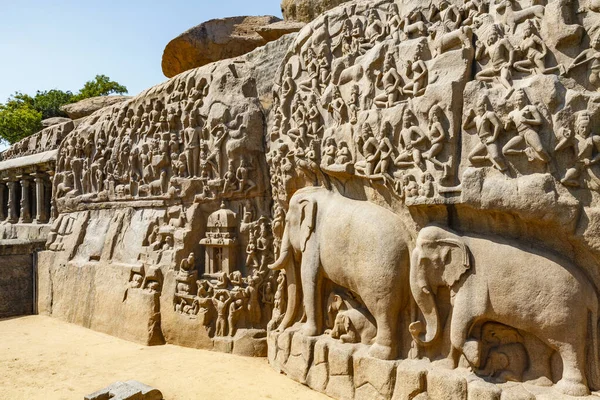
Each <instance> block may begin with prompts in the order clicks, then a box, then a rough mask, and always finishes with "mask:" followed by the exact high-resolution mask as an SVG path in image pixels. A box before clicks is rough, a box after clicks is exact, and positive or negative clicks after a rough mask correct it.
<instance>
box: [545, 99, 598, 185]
mask: <svg viewBox="0 0 600 400" xmlns="http://www.w3.org/2000/svg"><path fill="white" fill-rule="evenodd" d="M575 133H576V135H575V136H573V135H572V134H566V135H564V137H563V140H561V141H560V142H559V143H558V144H557V145H556V148H555V151H559V150H563V149H565V148H568V147H571V148H572V149H573V151H574V153H575V163H574V165H572V166H571V167H569V168H568V169H567V171H566V172H565V176H564V177H563V178H562V179H561V183H562V184H563V185H567V186H573V187H579V186H581V177H582V173H583V172H584V171H586V170H587V171H589V173H590V174H591V176H592V178H595V180H596V181H597V182H600V179H598V177H596V175H595V174H594V173H593V172H592V171H591V167H592V166H593V165H596V164H598V162H599V161H600V136H598V135H597V134H595V133H594V132H592V127H591V116H590V113H589V111H587V110H586V111H582V112H580V113H579V114H578V115H577V119H576V128H575Z"/></svg>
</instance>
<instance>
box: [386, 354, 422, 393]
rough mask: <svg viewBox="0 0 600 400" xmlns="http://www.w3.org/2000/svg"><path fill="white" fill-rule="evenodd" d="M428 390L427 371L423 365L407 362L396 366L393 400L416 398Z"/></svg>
mask: <svg viewBox="0 0 600 400" xmlns="http://www.w3.org/2000/svg"><path fill="white" fill-rule="evenodd" d="M426 390H427V370H426V369H425V365H424V364H423V363H416V362H413V361H412V360H405V361H402V362H400V363H399V364H398V365H397V366H396V382H395V387H394V394H393V396H392V400H405V399H412V398H415V397H416V396H417V395H418V394H420V393H425V392H426Z"/></svg>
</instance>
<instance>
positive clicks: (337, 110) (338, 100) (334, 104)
mask: <svg viewBox="0 0 600 400" xmlns="http://www.w3.org/2000/svg"><path fill="white" fill-rule="evenodd" d="M327 109H328V111H329V112H330V113H331V115H332V116H333V120H334V121H335V125H336V126H340V125H341V124H343V123H344V122H346V115H347V109H346V102H344V99H343V98H342V93H341V92H340V88H339V87H338V86H334V87H333V98H332V99H331V102H330V103H329V104H328V105H327Z"/></svg>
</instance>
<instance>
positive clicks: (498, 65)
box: [475, 25, 515, 97]
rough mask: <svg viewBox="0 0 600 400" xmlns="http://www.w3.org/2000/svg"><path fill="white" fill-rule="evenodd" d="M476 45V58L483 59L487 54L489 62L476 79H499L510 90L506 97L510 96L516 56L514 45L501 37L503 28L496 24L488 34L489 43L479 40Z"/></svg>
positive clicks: (491, 80) (485, 80) (483, 80)
mask: <svg viewBox="0 0 600 400" xmlns="http://www.w3.org/2000/svg"><path fill="white" fill-rule="evenodd" d="M476 47H477V50H476V52H475V59H476V60H482V59H483V58H484V57H486V56H487V57H489V62H488V65H486V66H485V67H483V68H482V70H481V71H479V72H478V73H477V74H476V75H475V79H477V80H479V81H482V82H494V81H495V80H496V79H497V80H498V81H499V82H500V83H501V84H502V85H503V86H504V87H505V88H506V89H507V90H508V93H507V94H506V96H505V97H508V96H510V94H511V93H512V91H513V87H512V75H511V73H510V69H511V68H512V66H513V64H514V58H515V49H514V47H513V45H512V44H511V43H510V41H509V40H508V39H507V38H505V37H504V38H503V37H501V28H500V27H499V26H498V25H494V26H493V27H492V30H491V32H490V33H489V35H488V38H487V43H486V44H485V45H483V43H481V42H479V41H477V43H476Z"/></svg>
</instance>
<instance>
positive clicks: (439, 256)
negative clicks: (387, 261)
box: [409, 226, 598, 396]
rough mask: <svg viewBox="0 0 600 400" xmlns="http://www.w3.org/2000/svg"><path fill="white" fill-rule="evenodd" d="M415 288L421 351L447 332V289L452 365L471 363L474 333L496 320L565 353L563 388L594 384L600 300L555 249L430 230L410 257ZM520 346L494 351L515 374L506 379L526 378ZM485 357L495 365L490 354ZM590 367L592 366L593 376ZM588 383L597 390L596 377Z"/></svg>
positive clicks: (415, 330) (581, 391) (572, 391)
mask: <svg viewBox="0 0 600 400" xmlns="http://www.w3.org/2000/svg"><path fill="white" fill-rule="evenodd" d="M410 286H411V292H412V293H413V297H414V299H415V302H416V303H417V305H418V307H419V309H420V310H421V312H422V314H423V317H424V319H425V323H426V332H425V329H424V328H425V324H424V323H423V322H421V321H417V322H414V323H412V324H411V325H410V327H409V328H410V332H411V334H412V336H413V339H414V340H415V341H416V342H417V344H419V345H420V346H429V345H430V344H431V343H432V342H434V341H435V340H436V339H437V338H438V337H439V334H440V331H441V327H440V324H441V323H440V317H439V315H438V305H437V301H438V299H437V298H436V295H437V293H438V289H439V288H440V287H442V286H445V287H447V288H448V289H449V290H450V292H451V293H452V316H451V319H450V324H449V326H450V342H451V349H450V353H449V355H448V360H449V361H450V362H449V364H450V365H451V366H453V367H456V366H457V364H458V360H459V358H460V356H461V354H465V356H466V357H467V359H468V358H469V353H472V352H471V350H470V347H472V346H471V341H467V338H468V335H469V332H470V331H471V329H472V327H473V326H474V325H475V324H476V323H477V322H478V321H485V320H488V321H495V322H498V323H501V324H505V325H507V326H510V327H513V328H516V329H518V330H520V331H523V332H528V333H531V334H533V335H534V336H536V337H538V338H539V339H540V340H542V342H543V343H545V344H546V345H547V346H548V347H550V348H552V349H554V350H556V351H557V352H558V353H559V355H560V357H561V359H562V362H563V374H562V378H561V379H560V380H559V381H558V382H557V384H556V388H557V389H558V390H560V391H561V392H563V393H565V394H569V395H573V396H584V395H587V394H589V388H588V379H590V378H595V375H596V374H595V373H594V370H597V368H598V360H597V357H589V356H588V354H587V351H586V348H587V342H588V338H590V343H591V345H592V346H593V348H594V349H595V351H597V349H598V326H597V323H598V296H597V294H596V289H595V287H594V285H593V284H592V283H591V282H590V280H589V279H588V277H587V276H586V275H585V274H584V273H583V272H582V271H581V270H580V269H579V268H578V267H577V266H575V265H573V264H571V263H569V262H568V261H567V260H564V259H562V258H560V257H558V256H556V255H553V254H551V252H549V251H544V250H542V249H532V248H531V247H527V248H524V247H523V245H521V244H519V243H511V242H510V241H508V240H505V239H503V238H498V237H489V238H488V237H482V236H470V235H459V234H457V233H456V232H454V231H452V230H450V229H448V228H443V227H438V226H428V227H425V228H423V229H421V231H420V232H419V234H418V236H417V243H416V247H415V249H414V250H413V252H412V258H411V270H410ZM588 319H591V321H592V322H591V323H588ZM588 327H589V329H588ZM488 329H492V328H488ZM495 330H496V328H494V329H493V330H492V331H495ZM486 335H487V336H490V333H489V332H487V331H486V332H484V337H485V336H486ZM488 339H489V338H488ZM516 343H517V344H518V340H517V341H516ZM521 346H522V345H521ZM518 348H519V346H518V345H514V346H512V345H511V346H509V345H505V344H504V343H502V341H500V343H499V344H498V346H497V347H495V348H493V349H491V350H490V355H491V357H492V360H491V362H492V364H494V363H499V365H500V367H502V366H503V365H504V367H503V368H509V369H511V370H513V374H512V376H506V378H508V377H511V378H517V377H518V376H519V375H522V371H523V370H524V367H523V365H518V364H524V362H525V359H526V354H524V350H521V349H518ZM471 358H473V357H472V356H471ZM519 358H521V359H522V360H521V361H518V359H519ZM486 359H487V362H490V356H486ZM482 360H483V358H482ZM507 362H508V364H507ZM513 363H514V365H513ZM517 365H518V367H516V366H517ZM586 365H590V366H591V368H592V370H591V371H590V374H589V376H588V374H586V372H587V371H586ZM490 368H491V369H492V370H496V369H498V366H497V365H495V366H494V368H492V365H490ZM484 369H486V366H484ZM496 372H497V371H495V372H494V373H496ZM589 383H590V385H594V384H597V383H596V382H593V379H591V380H590V382H589Z"/></svg>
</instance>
